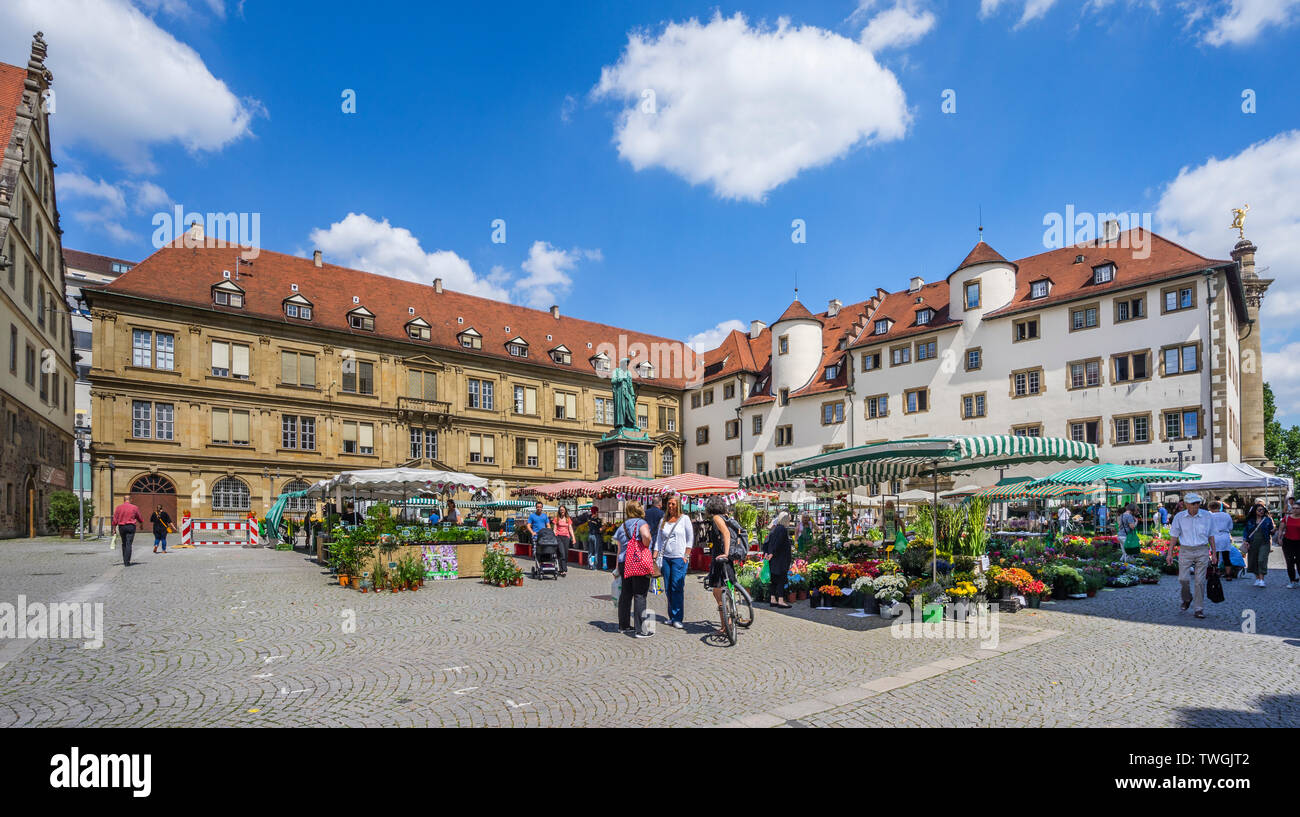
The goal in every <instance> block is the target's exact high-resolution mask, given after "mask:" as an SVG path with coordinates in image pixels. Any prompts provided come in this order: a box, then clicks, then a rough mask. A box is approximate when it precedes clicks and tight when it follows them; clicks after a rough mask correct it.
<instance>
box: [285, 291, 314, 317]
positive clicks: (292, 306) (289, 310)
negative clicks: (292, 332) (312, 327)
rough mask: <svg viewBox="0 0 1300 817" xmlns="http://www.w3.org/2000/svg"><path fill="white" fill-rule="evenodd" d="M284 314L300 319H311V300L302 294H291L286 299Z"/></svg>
mask: <svg viewBox="0 0 1300 817" xmlns="http://www.w3.org/2000/svg"><path fill="white" fill-rule="evenodd" d="M284 316H285V317H286V318H294V319H296V320H300V321H309V320H311V301H309V300H307V299H306V298H304V297H302V296H301V295H291V296H290V297H288V298H285V299H284Z"/></svg>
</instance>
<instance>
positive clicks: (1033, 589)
mask: <svg viewBox="0 0 1300 817" xmlns="http://www.w3.org/2000/svg"><path fill="white" fill-rule="evenodd" d="M1020 589H1021V590H1023V591H1024V593H1025V595H1026V596H1046V595H1047V594H1048V593H1050V592H1052V589H1051V588H1050V587H1048V586H1047V585H1046V584H1043V582H1041V581H1039V580H1038V579H1034V580H1033V581H1031V582H1027V583H1026V584H1025V586H1024V587H1022V588H1020Z"/></svg>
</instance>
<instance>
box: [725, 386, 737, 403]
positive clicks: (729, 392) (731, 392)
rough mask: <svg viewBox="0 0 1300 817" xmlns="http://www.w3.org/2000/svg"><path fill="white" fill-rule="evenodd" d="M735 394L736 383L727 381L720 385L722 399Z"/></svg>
mask: <svg viewBox="0 0 1300 817" xmlns="http://www.w3.org/2000/svg"><path fill="white" fill-rule="evenodd" d="M735 396H736V384H735V383H728V384H726V385H725V386H723V387H722V399H723V400H731V399H732V398H734V397H735Z"/></svg>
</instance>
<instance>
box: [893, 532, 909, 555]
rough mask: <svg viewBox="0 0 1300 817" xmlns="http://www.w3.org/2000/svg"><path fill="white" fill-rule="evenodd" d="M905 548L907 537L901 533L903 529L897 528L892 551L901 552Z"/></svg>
mask: <svg viewBox="0 0 1300 817" xmlns="http://www.w3.org/2000/svg"><path fill="white" fill-rule="evenodd" d="M906 550H907V537H906V536H904V535H903V529H902V528H899V529H898V533H897V534H895V535H894V552H895V553H903V552H905V551H906Z"/></svg>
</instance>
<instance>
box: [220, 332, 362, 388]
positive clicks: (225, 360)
mask: <svg viewBox="0 0 1300 817" xmlns="http://www.w3.org/2000/svg"><path fill="white" fill-rule="evenodd" d="M248 360H249V354H248V347H247V346H245V345H244V344H242V343H228V342H226V341H220V340H214V341H212V376H213V377H234V378H238V379H240V380H247V379H248V377H249V367H248ZM344 382H345V383H346V377H345V378H344Z"/></svg>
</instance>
